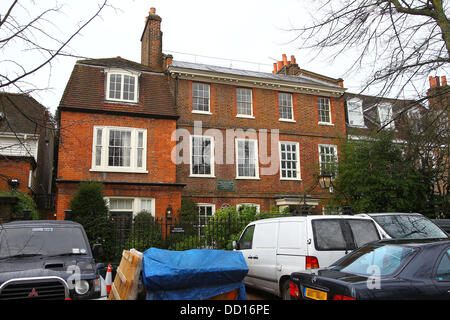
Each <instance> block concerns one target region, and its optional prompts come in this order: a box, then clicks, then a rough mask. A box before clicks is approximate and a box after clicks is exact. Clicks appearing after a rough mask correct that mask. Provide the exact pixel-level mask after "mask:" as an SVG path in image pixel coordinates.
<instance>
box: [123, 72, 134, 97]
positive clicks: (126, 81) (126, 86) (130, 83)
mask: <svg viewBox="0 0 450 320" xmlns="http://www.w3.org/2000/svg"><path fill="white" fill-rule="evenodd" d="M134 82H135V78H134V77H131V76H127V75H124V76H123V99H124V100H134V90H135V84H134Z"/></svg>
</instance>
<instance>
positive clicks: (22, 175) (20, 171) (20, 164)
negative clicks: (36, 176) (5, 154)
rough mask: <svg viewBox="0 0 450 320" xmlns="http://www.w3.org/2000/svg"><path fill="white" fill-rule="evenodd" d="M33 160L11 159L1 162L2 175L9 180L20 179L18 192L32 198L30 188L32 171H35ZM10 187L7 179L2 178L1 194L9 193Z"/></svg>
mask: <svg viewBox="0 0 450 320" xmlns="http://www.w3.org/2000/svg"><path fill="white" fill-rule="evenodd" d="M32 161H33V160H31V159H26V158H17V159H14V158H11V159H1V160H0V173H1V174H2V175H5V176H7V177H9V178H13V179H19V182H20V184H19V188H18V190H19V191H21V192H23V193H27V194H29V195H30V196H31V190H30V188H28V180H29V174H30V170H33V165H32ZM9 190H10V187H9V185H8V182H7V181H5V179H3V178H0V192H8V191H9Z"/></svg>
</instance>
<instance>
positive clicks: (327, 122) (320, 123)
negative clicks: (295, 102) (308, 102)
mask: <svg viewBox="0 0 450 320" xmlns="http://www.w3.org/2000/svg"><path fill="white" fill-rule="evenodd" d="M320 100H326V101H328V117H329V118H330V121H321V119H320V111H321V109H320V106H321V103H320ZM316 101H317V118H318V124H319V125H328V126H330V125H333V119H332V117H331V99H330V98H326V97H317V100H316Z"/></svg>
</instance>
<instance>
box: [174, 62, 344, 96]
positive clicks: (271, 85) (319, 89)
mask: <svg viewBox="0 0 450 320" xmlns="http://www.w3.org/2000/svg"><path fill="white" fill-rule="evenodd" d="M169 73H170V74H178V78H179V79H184V80H196V81H207V82H212V83H220V84H231V85H236V86H242V87H252V88H262V89H269V90H278V91H288V92H294V93H303V94H313V95H322V96H329V97H340V96H341V95H343V94H344V92H345V90H346V89H345V88H338V87H327V86H321V85H314V84H306V83H298V82H295V81H284V80H274V79H265V78H256V77H246V76H238V75H230V74H224V73H216V72H205V71H201V70H191V69H186V68H180V67H173V66H170V67H169Z"/></svg>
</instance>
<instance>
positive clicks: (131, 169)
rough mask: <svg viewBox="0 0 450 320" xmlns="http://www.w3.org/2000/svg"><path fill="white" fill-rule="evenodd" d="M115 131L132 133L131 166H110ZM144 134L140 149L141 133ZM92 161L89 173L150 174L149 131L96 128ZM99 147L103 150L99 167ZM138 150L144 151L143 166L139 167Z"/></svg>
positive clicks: (107, 127)
mask: <svg viewBox="0 0 450 320" xmlns="http://www.w3.org/2000/svg"><path fill="white" fill-rule="evenodd" d="M99 129H101V132H102V137H101V142H102V143H101V145H100V146H99V145H98V144H97V135H98V130H99ZM113 130H117V131H130V132H131V137H130V148H131V151H130V166H110V165H109V164H108V162H109V161H108V157H109V147H110V145H109V137H110V133H111V131H113ZM140 132H142V147H139V145H138V143H139V138H138V137H139V133H140ZM92 140H93V141H92V151H91V153H92V161H91V168H90V170H89V171H94V172H95V171H97V172H121V173H148V171H147V170H146V168H147V129H144V128H130V127H113V126H94V127H93V139H92ZM97 147H100V148H101V156H100V165H97V161H96V159H97ZM138 149H142V166H141V167H138V166H137V164H138Z"/></svg>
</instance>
